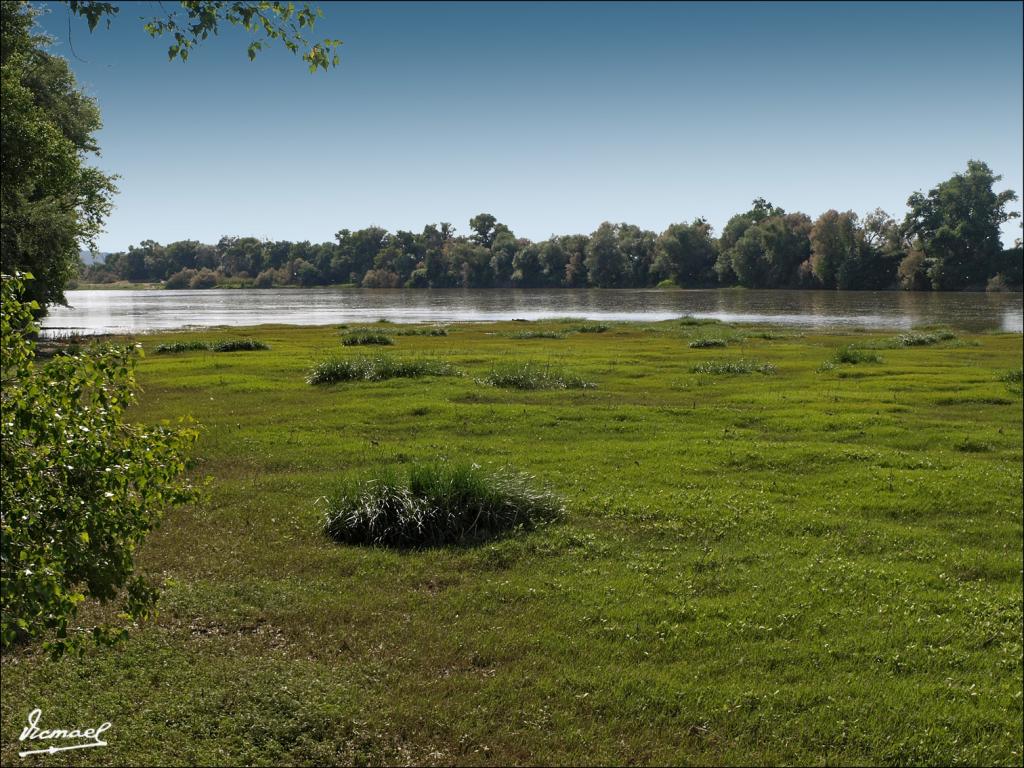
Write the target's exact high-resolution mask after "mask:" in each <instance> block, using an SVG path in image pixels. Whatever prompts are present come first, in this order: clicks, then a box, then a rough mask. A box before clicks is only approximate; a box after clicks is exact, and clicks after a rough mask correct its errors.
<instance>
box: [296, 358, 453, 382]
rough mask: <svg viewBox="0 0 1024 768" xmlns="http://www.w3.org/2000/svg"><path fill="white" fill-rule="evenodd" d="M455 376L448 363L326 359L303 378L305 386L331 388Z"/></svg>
mask: <svg viewBox="0 0 1024 768" xmlns="http://www.w3.org/2000/svg"><path fill="white" fill-rule="evenodd" d="M458 375H460V374H459V371H458V370H457V369H456V368H455V367H454V366H452V365H451V364H450V363H448V362H445V361H444V360H437V359H433V358H429V357H409V358H397V357H392V356H390V355H377V356H376V357H330V358H327V359H325V360H321V361H320V362H319V363H317V364H316V365H315V366H314V367H313V370H311V371H310V372H309V375H308V376H306V383H308V384H334V383H337V382H341V381H384V380H386V379H398V378H404V379H412V378H419V377H421V376H458Z"/></svg>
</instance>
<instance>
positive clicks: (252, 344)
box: [210, 339, 270, 352]
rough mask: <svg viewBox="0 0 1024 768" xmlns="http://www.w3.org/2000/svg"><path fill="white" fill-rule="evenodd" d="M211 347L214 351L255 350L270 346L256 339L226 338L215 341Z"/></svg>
mask: <svg viewBox="0 0 1024 768" xmlns="http://www.w3.org/2000/svg"><path fill="white" fill-rule="evenodd" d="M210 349H211V350H213V351H214V352H255V351H258V350H262V349H270V347H268V346H267V345H266V344H264V343H263V342H262V341H257V340H256V339H225V340H224V341H215V342H213V343H212V344H211V345H210Z"/></svg>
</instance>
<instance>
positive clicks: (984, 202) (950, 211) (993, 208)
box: [903, 160, 1019, 290]
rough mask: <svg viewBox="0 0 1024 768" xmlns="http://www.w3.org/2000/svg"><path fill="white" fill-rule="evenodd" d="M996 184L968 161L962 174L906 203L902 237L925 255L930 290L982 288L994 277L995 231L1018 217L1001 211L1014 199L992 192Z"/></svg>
mask: <svg viewBox="0 0 1024 768" xmlns="http://www.w3.org/2000/svg"><path fill="white" fill-rule="evenodd" d="M1001 179H1002V176H997V175H995V174H994V173H993V172H992V170H991V169H990V168H989V167H988V166H987V165H985V163H982V162H979V161H977V160H970V161H968V163H967V171H966V172H965V173H957V174H954V175H953V176H952V177H951V178H949V179H947V180H946V181H943V182H942V183H940V184H939V185H938V186H936V187H935V188H934V189H931V190H929V192H928V194H927V195H923V194H921V193H920V192H915V193H914V194H912V195H911V196H910V198H909V199H908V200H907V206H908V207H909V208H910V211H909V212H908V213H907V215H906V218H905V219H904V222H903V229H904V233H905V235H906V236H907V237H908V238H912V239H914V240H916V242H917V243H918V246H919V247H920V249H921V251H922V253H923V254H924V256H923V259H922V264H923V265H924V268H925V269H926V273H927V277H928V279H929V281H930V282H931V285H932V287H933V288H935V289H937V290H957V289H962V288H967V287H981V286H984V284H985V282H986V280H987V279H988V278H990V277H992V276H993V275H995V274H996V272H997V271H998V268H999V266H998V265H999V263H1000V259H1001V255H1002V252H1003V246H1002V241H1001V237H1000V232H999V227H1000V225H1001V224H1003V223H1004V222H1006V221H1009V220H1010V219H1013V218H1016V217H1017V216H1019V214H1018V213H1017V212H1015V211H1007V210H1006V207H1007V205H1008V204H1009V203H1011V202H1013V201H1015V200H1016V199H1017V193H1016V192H1014V191H1013V190H1005V191H1003V192H999V193H996V192H995V191H994V190H993V186H994V185H995V183H996V182H997V181H1000V180H1001Z"/></svg>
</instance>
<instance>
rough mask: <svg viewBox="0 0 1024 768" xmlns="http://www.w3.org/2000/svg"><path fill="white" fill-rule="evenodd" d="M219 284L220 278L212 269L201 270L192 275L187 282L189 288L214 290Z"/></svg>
mask: <svg viewBox="0 0 1024 768" xmlns="http://www.w3.org/2000/svg"><path fill="white" fill-rule="evenodd" d="M219 282H220V276H219V275H218V274H217V273H216V272H214V271H213V270H212V269H206V268H203V269H201V270H199V271H198V272H196V273H195V274H194V275H192V279H191V280H189V282H188V287H189V288H216V287H217V284H218V283H219Z"/></svg>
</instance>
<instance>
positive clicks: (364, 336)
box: [341, 331, 395, 347]
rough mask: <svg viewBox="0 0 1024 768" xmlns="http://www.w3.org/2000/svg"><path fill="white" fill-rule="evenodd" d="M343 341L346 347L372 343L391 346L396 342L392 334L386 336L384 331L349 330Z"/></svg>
mask: <svg viewBox="0 0 1024 768" xmlns="http://www.w3.org/2000/svg"><path fill="white" fill-rule="evenodd" d="M341 343H342V344H343V345H344V346H346V347H358V346H366V345H371V344H377V345H381V346H389V345H391V344H394V343H395V342H394V340H393V339H392V338H391V337H390V336H385V335H384V334H383V333H372V332H368V331H349V332H348V333H346V334H345V335H344V336H342V338H341Z"/></svg>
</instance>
